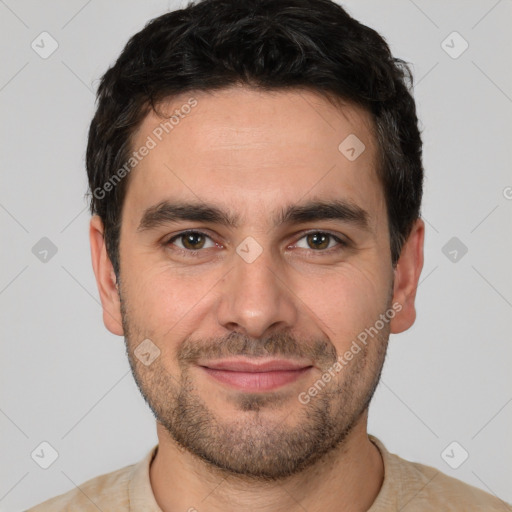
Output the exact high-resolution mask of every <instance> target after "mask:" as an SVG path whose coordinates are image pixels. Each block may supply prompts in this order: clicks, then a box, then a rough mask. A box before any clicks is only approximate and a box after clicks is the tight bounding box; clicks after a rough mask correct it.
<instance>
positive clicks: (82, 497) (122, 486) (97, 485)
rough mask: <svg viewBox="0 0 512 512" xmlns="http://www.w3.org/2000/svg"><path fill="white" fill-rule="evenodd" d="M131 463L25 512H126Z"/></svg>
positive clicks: (132, 467) (131, 470) (132, 466)
mask: <svg viewBox="0 0 512 512" xmlns="http://www.w3.org/2000/svg"><path fill="white" fill-rule="evenodd" d="M134 467H135V464H132V465H130V466H126V467H124V468H121V469H118V470H116V471H112V472H111V473H106V474H104V475H99V476H96V477H94V478H91V479H90V480H87V481H86V482H84V483H82V484H80V485H78V486H77V487H75V488H74V489H72V490H71V491H69V492H67V493H64V494H61V495H59V496H55V497H54V498H51V499H49V500H47V501H45V502H43V503H41V504H39V505H37V506H35V507H33V508H30V509H29V510H27V511H26V512H50V511H51V512H64V511H70V512H71V511H73V512H74V511H77V512H78V511H80V512H89V511H91V512H98V509H99V510H116V511H119V512H122V511H123V510H127V511H128V510H129V497H128V484H129V481H130V477H131V474H132V472H133V469H134Z"/></svg>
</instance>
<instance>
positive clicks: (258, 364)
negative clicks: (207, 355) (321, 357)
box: [199, 357, 312, 373]
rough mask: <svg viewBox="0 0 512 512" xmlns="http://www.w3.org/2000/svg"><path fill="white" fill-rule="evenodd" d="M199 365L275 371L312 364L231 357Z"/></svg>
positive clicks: (253, 370)
mask: <svg viewBox="0 0 512 512" xmlns="http://www.w3.org/2000/svg"><path fill="white" fill-rule="evenodd" d="M199 366H204V367H206V368H210V369H211V370H225V371H231V372H253V373H257V372H276V371H286V370H288V371H290V370H301V369H303V368H308V367H310V366H312V364H311V363H308V362H303V361H297V360H292V359H268V358H261V357H260V358H252V359H248V358H244V359H240V358H236V359H235V358H232V359H221V360H216V361H207V362H204V363H201V362H200V363H199Z"/></svg>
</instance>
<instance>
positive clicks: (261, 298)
mask: <svg viewBox="0 0 512 512" xmlns="http://www.w3.org/2000/svg"><path fill="white" fill-rule="evenodd" d="M248 238H249V240H248V239H246V240H245V241H244V242H242V243H241V244H240V245H239V246H238V248H237V254H235V255H234V258H233V265H234V268H233V270H232V271H231V272H229V273H228V274H227V276H226V278H225V280H224V287H223V289H222V296H221V299H220V301H221V302H220V304H219V308H218V321H219V323H220V324H221V325H223V326H224V327H225V328H228V329H231V330H233V329H241V330H243V331H244V332H245V333H246V334H247V335H249V336H252V337H261V336H262V335H263V334H264V333H265V332H266V331H267V330H268V329H269V328H271V327H272V328H274V327H275V326H277V324H282V325H281V326H280V327H281V328H284V327H288V328H289V327H292V326H293V325H294V323H295V321H296V315H297V312H296V304H295V303H294V300H293V294H291V293H290V291H289V290H288V288H287V287H286V285H285V281H286V278H285V276H284V275H283V274H281V275H280V273H279V265H276V263H275V261H273V260H272V254H271V251H270V249H263V247H262V246H261V245H260V244H258V245H256V243H255V240H254V239H252V240H250V237H248Z"/></svg>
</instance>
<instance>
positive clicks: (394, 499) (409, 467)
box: [371, 436, 512, 512]
mask: <svg viewBox="0 0 512 512" xmlns="http://www.w3.org/2000/svg"><path fill="white" fill-rule="evenodd" d="M371 438H372V441H373V442H374V444H376V445H377V447H378V448H379V451H380V452H381V455H382V457H383V461H384V472H385V474H384V483H383V486H382V489H381V493H379V496H377V500H376V503H375V505H379V506H377V507H376V508H375V510H376V511H378V510H380V503H382V504H384V503H385V504H386V505H388V506H389V505H391V503H392V504H393V506H394V507H396V508H397V509H398V510H403V511H404V512H407V511H409V510H411V511H412V510H414V511H418V512H419V511H422V512H423V511H425V512H427V511H432V512H433V511H439V510H443V511H460V510H464V512H481V511H484V510H485V511H486V512H498V511H499V512H512V506H511V505H510V504H507V503H506V502H504V501H502V500H500V499H499V498H497V497H496V496H493V495H492V494H489V493H487V492H485V491H482V490H481V489H478V488H476V487H473V486H472V485H469V484H466V483H465V482H462V481H461V480H458V479H456V478H452V477H450V476H448V475H446V474H445V473H443V472H442V471H439V470H438V469H436V468H433V467H431V466H427V465H425V464H420V463H418V462H411V461H408V460H405V459H402V458H401V457H399V456H398V455H395V454H392V453H389V452H388V451H387V450H386V448H385V447H384V445H383V444H382V442H380V441H379V440H378V439H376V438H375V437H373V436H371ZM379 499H380V501H379ZM373 510H374V509H373V508H372V509H371V511H372V512H373Z"/></svg>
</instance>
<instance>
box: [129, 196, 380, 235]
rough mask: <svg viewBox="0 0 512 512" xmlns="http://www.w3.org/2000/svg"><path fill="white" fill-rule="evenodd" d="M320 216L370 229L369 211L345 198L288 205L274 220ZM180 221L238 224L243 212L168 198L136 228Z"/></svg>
mask: <svg viewBox="0 0 512 512" xmlns="http://www.w3.org/2000/svg"><path fill="white" fill-rule="evenodd" d="M320 220H337V221H342V222H347V223H350V224H354V225H356V226H358V227H359V228H361V229H363V230H366V231H369V230H370V227H369V226H370V224H369V214H368V212H367V211H366V210H364V209H362V208H361V207H360V206H358V205H356V204H354V203H352V202H350V201H347V200H342V199H335V200H315V201H309V202H307V203H305V204H292V205H288V206H285V207H283V208H281V209H280V210H279V211H278V212H277V214H276V215H274V218H273V223H274V226H279V225H283V224H299V223H306V222H314V221H320ZM179 221H198V222H210V223H212V224H220V225H223V226H227V227H229V228H237V227H238V225H239V221H240V216H239V215H236V214H234V213H232V212H229V211H225V210H223V209H221V208H219V207H218V206H216V205H213V204H208V203H203V202H201V203H196V202H192V203H191V202H180V201H167V200H165V201H161V202H160V203H158V204H156V205H154V206H150V207H149V208H147V209H146V210H144V212H143V214H142V218H141V221H140V223H139V226H138V228H137V231H139V232H140V231H148V230H152V229H155V228H157V227H159V226H161V225H164V224H168V223H172V222H179Z"/></svg>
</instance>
